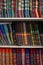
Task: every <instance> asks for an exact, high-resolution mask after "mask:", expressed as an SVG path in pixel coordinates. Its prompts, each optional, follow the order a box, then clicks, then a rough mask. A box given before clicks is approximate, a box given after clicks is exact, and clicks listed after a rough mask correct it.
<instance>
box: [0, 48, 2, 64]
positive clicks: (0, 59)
mask: <svg viewBox="0 0 43 65" xmlns="http://www.w3.org/2000/svg"><path fill="white" fill-rule="evenodd" d="M0 65H2V49H1V48H0Z"/></svg>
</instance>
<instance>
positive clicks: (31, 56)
mask: <svg viewBox="0 0 43 65" xmlns="http://www.w3.org/2000/svg"><path fill="white" fill-rule="evenodd" d="M0 64H1V65H43V49H32V48H31V49H28V48H27V49H23V48H22V49H18V48H17V49H11V48H6V49H4V48H3V49H2V48H0Z"/></svg>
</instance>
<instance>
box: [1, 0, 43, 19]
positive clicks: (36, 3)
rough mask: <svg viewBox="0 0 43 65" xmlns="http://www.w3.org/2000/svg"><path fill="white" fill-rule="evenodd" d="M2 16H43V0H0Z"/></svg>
mask: <svg viewBox="0 0 43 65" xmlns="http://www.w3.org/2000/svg"><path fill="white" fill-rule="evenodd" d="M0 17H13V18H14V17H28V18H29V17H36V18H39V17H43V0H0Z"/></svg>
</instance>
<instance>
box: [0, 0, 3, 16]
mask: <svg viewBox="0 0 43 65" xmlns="http://www.w3.org/2000/svg"><path fill="white" fill-rule="evenodd" d="M2 1H3V0H0V17H2V10H3V3H2Z"/></svg>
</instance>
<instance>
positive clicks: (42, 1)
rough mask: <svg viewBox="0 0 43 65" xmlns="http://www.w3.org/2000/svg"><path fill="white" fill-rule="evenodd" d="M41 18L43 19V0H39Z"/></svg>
mask: <svg viewBox="0 0 43 65" xmlns="http://www.w3.org/2000/svg"><path fill="white" fill-rule="evenodd" d="M38 3H39V17H43V0H39V1H38Z"/></svg>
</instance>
